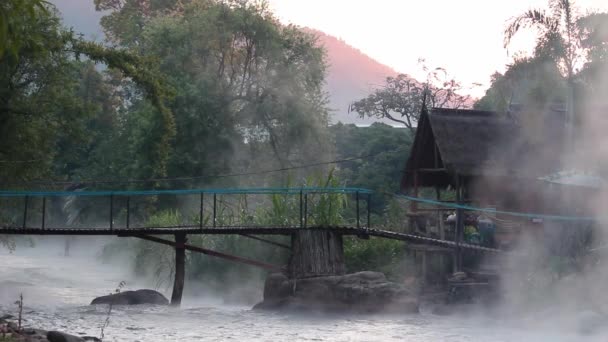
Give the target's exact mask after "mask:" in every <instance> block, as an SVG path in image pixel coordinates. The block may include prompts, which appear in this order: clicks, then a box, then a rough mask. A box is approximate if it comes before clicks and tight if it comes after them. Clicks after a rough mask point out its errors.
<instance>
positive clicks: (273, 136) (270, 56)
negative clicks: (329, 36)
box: [96, 0, 328, 176]
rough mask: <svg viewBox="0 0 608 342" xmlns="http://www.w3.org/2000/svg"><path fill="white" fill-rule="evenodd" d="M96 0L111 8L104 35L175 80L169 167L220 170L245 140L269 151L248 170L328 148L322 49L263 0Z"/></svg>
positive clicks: (141, 107)
mask: <svg viewBox="0 0 608 342" xmlns="http://www.w3.org/2000/svg"><path fill="white" fill-rule="evenodd" d="M96 3H97V5H98V8H100V9H109V10H111V12H110V13H109V14H108V15H107V16H106V17H104V18H103V19H102V25H103V26H104V29H105V31H106V34H107V35H108V37H109V39H110V40H111V41H112V42H114V43H116V44H118V45H119V46H124V47H126V48H132V49H135V50H137V51H139V52H140V53H142V54H146V55H148V56H153V57H154V58H156V59H158V60H159V61H160V63H161V68H160V69H161V72H162V73H163V74H164V75H165V76H166V78H167V79H168V81H169V83H170V84H171V86H172V87H173V88H174V89H175V93H176V96H175V98H174V99H173V100H172V101H171V102H170V103H169V107H170V109H171V111H172V112H173V113H175V118H176V127H177V131H178V132H179V134H178V135H177V136H176V137H175V139H174V140H173V141H172V148H173V149H174V153H173V154H172V156H171V160H170V165H169V174H170V175H173V176H189V175H209V176H210V175H213V174H217V173H222V172H226V171H228V169H229V168H231V167H233V166H234V164H233V158H232V157H233V156H234V155H235V154H236V155H239V156H244V155H245V153H241V152H240V151H242V150H243V149H247V150H248V151H260V148H262V150H263V151H264V152H270V155H272V156H273V158H272V159H271V160H268V159H267V158H266V156H259V155H256V156H253V157H249V158H248V159H247V158H241V159H240V163H239V165H238V166H239V167H242V168H245V169H251V168H253V169H255V168H256V167H264V168H266V169H267V168H269V167H271V166H272V165H274V164H276V165H277V166H280V167H286V166H289V165H290V164H292V163H296V162H297V163H301V162H302V161H304V160H307V159H311V158H315V159H316V160H318V159H321V157H322V156H319V151H327V149H326V148H322V143H323V142H324V141H327V132H326V126H327V122H328V117H327V109H326V95H325V93H324V92H323V87H322V86H323V80H324V76H325V60H324V52H323V49H322V48H320V47H319V46H317V43H316V38H315V37H314V36H312V35H310V34H307V33H304V32H302V31H300V30H299V29H298V28H296V27H293V26H283V25H281V24H280V23H279V22H278V21H277V20H276V18H274V16H273V15H272V13H271V12H270V11H269V10H268V8H267V5H266V4H265V3H264V2H257V1H214V0H196V1H130V0H128V1H120V2H115V1H110V0H98V1H97V2H96ZM133 104H134V105H133V107H132V110H138V111H143V112H145V111H146V108H145V103H143V102H140V101H134V102H133ZM142 115H143V114H142ZM142 115H139V116H140V117H141V116H142ZM141 124H145V122H142V123H141ZM137 126H138V125H135V126H134V127H137ZM133 135H134V136H138V133H137V132H134V134H133ZM245 159H247V160H245ZM262 159H264V160H265V164H259V161H260V160H262ZM268 162H270V165H269V164H268ZM144 164H146V162H145V161H144ZM138 169H139V170H145V168H138ZM140 176H145V174H141V175H140Z"/></svg>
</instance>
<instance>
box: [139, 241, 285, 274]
mask: <svg viewBox="0 0 608 342" xmlns="http://www.w3.org/2000/svg"><path fill="white" fill-rule="evenodd" d="M132 237H136V238H139V239H143V240H148V241H153V242H158V243H162V244H164V245H168V246H174V247H175V242H173V241H169V240H165V239H160V238H157V237H154V236H147V235H134V236H132ZM184 249H186V250H189V251H193V252H198V253H203V254H206V255H211V256H214V257H218V258H222V259H227V260H230V261H236V262H240V263H242V264H246V265H251V266H256V267H260V268H264V269H267V270H270V271H275V272H282V271H284V270H285V269H284V267H281V266H277V265H272V264H267V263H265V262H261V261H256V260H251V259H246V258H243V257H239V256H236V255H230V254H226V253H221V252H216V251H213V250H210V249H206V248H202V247H197V246H192V245H188V244H184Z"/></svg>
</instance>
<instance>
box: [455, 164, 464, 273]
mask: <svg viewBox="0 0 608 342" xmlns="http://www.w3.org/2000/svg"><path fill="white" fill-rule="evenodd" d="M463 195H464V194H463V181H462V178H461V177H460V176H456V204H458V205H459V207H457V208H456V229H455V236H454V239H455V240H456V257H455V259H456V260H454V261H455V267H454V268H455V271H456V272H460V271H462V246H461V244H462V241H463V237H464V210H463V209H462V208H461V207H460V206H462V205H463V204H464V196H463Z"/></svg>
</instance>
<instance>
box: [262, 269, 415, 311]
mask: <svg viewBox="0 0 608 342" xmlns="http://www.w3.org/2000/svg"><path fill="white" fill-rule="evenodd" d="M254 309H259V310H291V311H304V312H310V311H317V312H352V313H417V312H418V300H417V299H416V297H415V296H413V295H412V293H411V292H410V291H409V290H408V289H407V288H406V287H405V286H403V285H399V284H396V283H393V282H390V281H388V280H387V279H386V277H385V276H384V274H382V273H379V272H358V273H353V274H346V275H342V276H327V277H314V278H304V279H288V278H287V277H286V276H284V275H282V274H271V275H270V276H268V278H267V279H266V283H265V285H264V300H263V301H262V302H261V303H259V304H257V305H256V306H255V307H254Z"/></svg>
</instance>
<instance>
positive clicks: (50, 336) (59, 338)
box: [46, 331, 84, 342]
mask: <svg viewBox="0 0 608 342" xmlns="http://www.w3.org/2000/svg"><path fill="white" fill-rule="evenodd" d="M46 339H47V340H49V342H84V339H82V338H80V337H78V336H74V335H70V334H66V333H62V332H60V331H49V332H48V333H47V334H46Z"/></svg>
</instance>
